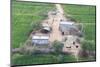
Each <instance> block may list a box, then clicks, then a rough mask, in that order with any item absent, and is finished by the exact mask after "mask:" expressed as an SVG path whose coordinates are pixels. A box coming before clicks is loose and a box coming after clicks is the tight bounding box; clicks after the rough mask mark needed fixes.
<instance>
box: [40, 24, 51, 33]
mask: <svg viewBox="0 0 100 67" xmlns="http://www.w3.org/2000/svg"><path fill="white" fill-rule="evenodd" d="M50 31H51V27H50V26H49V25H48V24H46V23H45V24H42V29H41V32H42V33H49V32H50Z"/></svg>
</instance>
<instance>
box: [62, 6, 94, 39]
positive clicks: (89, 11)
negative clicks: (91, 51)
mask: <svg viewBox="0 0 100 67" xmlns="http://www.w3.org/2000/svg"><path fill="white" fill-rule="evenodd" d="M63 8H64V11H65V16H67V14H69V15H71V18H73V19H74V20H75V21H77V22H78V23H82V24H83V28H84V37H85V39H86V40H94V41H95V35H96V33H95V27H96V18H95V17H96V11H95V8H96V7H95V6H89V5H86V6H85V5H63Z"/></svg>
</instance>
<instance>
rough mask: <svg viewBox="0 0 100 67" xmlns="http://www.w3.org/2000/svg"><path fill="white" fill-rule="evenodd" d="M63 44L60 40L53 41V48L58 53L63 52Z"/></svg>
mask: <svg viewBox="0 0 100 67" xmlns="http://www.w3.org/2000/svg"><path fill="white" fill-rule="evenodd" d="M63 46H64V45H63V43H61V42H59V41H54V42H53V48H54V51H55V53H56V54H60V53H61V52H62V49H63Z"/></svg>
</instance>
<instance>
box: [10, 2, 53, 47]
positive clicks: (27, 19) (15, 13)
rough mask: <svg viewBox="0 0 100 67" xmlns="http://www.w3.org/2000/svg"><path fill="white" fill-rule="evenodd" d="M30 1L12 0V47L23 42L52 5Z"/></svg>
mask: <svg viewBox="0 0 100 67" xmlns="http://www.w3.org/2000/svg"><path fill="white" fill-rule="evenodd" d="M40 5H41V4H40V3H31V2H29V3H28V2H16V1H12V23H11V24H12V48H18V47H20V46H21V45H23V44H24V42H25V41H26V40H27V38H28V37H29V35H30V33H31V32H32V30H36V29H38V27H39V24H40V23H41V20H43V19H45V18H46V14H47V12H48V11H49V10H51V8H53V5H52V4H50V5H48V4H43V5H41V6H40ZM44 6H47V7H44Z"/></svg>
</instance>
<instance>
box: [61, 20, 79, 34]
mask: <svg viewBox="0 0 100 67" xmlns="http://www.w3.org/2000/svg"><path fill="white" fill-rule="evenodd" d="M59 30H60V31H61V32H62V34H63V35H67V34H70V35H75V34H76V33H77V32H78V31H79V30H78V28H77V26H75V25H74V22H72V21H61V22H60V24H59Z"/></svg>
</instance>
